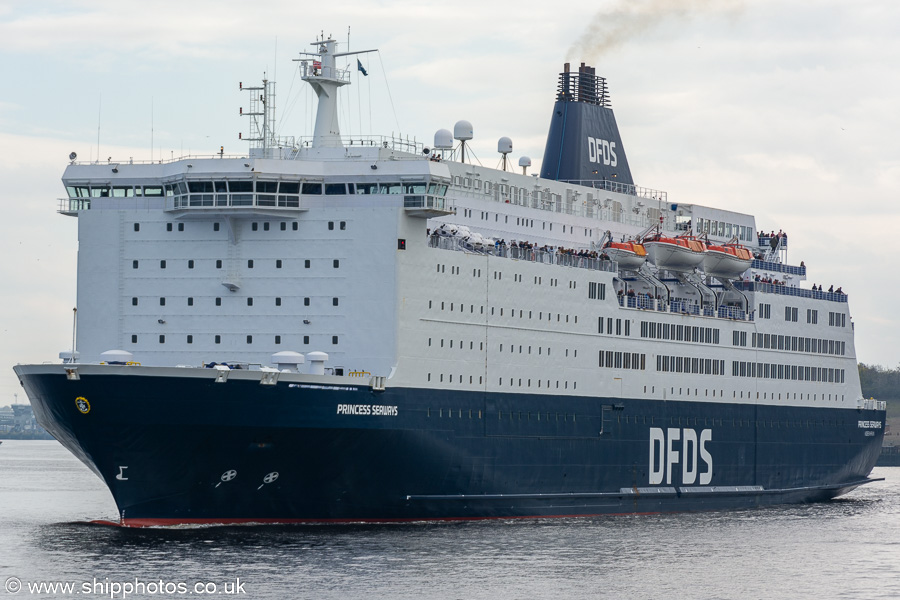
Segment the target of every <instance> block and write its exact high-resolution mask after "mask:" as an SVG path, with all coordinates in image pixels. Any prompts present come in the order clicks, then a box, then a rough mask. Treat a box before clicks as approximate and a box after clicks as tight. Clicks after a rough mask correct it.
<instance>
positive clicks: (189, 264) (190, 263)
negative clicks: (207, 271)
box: [188, 260, 194, 269]
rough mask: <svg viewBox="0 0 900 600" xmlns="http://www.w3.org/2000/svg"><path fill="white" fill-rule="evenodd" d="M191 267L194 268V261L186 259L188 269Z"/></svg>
mask: <svg viewBox="0 0 900 600" xmlns="http://www.w3.org/2000/svg"><path fill="white" fill-rule="evenodd" d="M193 268H194V261H192V260H189V261H188V269H193Z"/></svg>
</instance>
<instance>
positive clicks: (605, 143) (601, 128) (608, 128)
mask: <svg viewBox="0 0 900 600" xmlns="http://www.w3.org/2000/svg"><path fill="white" fill-rule="evenodd" d="M541 177H543V178H546V179H556V180H559V181H584V180H591V181H608V182H610V184H609V185H610V187H609V189H611V190H616V189H617V187H616V184H622V185H633V184H634V180H633V179H632V177H631V169H630V168H629V167H628V160H627V159H626V158H625V148H624V146H623V145H622V138H621V136H620V135H619V128H618V126H617V125H616V117H615V115H614V114H613V110H612V106H611V104H610V101H609V92H608V90H607V88H606V79H605V78H603V77H598V76H597V75H596V74H595V73H594V68H593V67H590V66H586V65H585V64H584V63H581V66H580V67H579V68H578V72H577V73H572V72H570V71H569V64H568V63H566V64H565V66H564V67H563V72H562V73H560V74H559V85H558V87H557V94H556V104H555V105H554V106H553V116H552V117H551V120H550V133H549V134H548V135H547V145H546V147H545V148H544V160H543V162H542V164H541Z"/></svg>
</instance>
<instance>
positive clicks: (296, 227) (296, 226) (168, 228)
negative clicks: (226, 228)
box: [134, 221, 347, 231]
mask: <svg viewBox="0 0 900 600" xmlns="http://www.w3.org/2000/svg"><path fill="white" fill-rule="evenodd" d="M340 226H341V229H346V228H347V222H346V221H341V222H340ZM220 229H221V226H220V224H219V223H213V231H219V230H220ZM250 229H252V230H253V231H258V230H259V223H257V222H253V223H251V224H250ZM291 229H292V230H293V231H297V230H299V229H300V225H299V223H297V222H296V221H294V222H293V223H291ZM328 229H329V230H331V229H334V221H328ZM134 230H135V231H140V230H141V224H140V223H135V224H134ZM172 230H173V224H172V223H166V231H172ZM178 231H184V223H178ZM263 231H269V222H268V221H266V222H264V223H263ZM281 231H287V222H286V221H281Z"/></svg>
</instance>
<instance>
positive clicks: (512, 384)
mask: <svg viewBox="0 0 900 600" xmlns="http://www.w3.org/2000/svg"><path fill="white" fill-rule="evenodd" d="M544 381H545V380H542V379H536V380H535V385H536V387H537V388H538V389H548V390H549V389H553V388H552V386H551V385H550V383H551V381H550V380H549V379H547V380H546V382H547V383H546V385H543V382H544ZM523 382H524V383H523ZM560 383H562V386H560ZM569 383H570V382H568V381H562V382H560V381H559V380H557V381H556V389H558V390H567V389H569ZM571 383H572V389H573V390H575V389H578V382H577V381H572V382H571ZM497 385H499V386H501V387H502V386H503V378H502V377H500V378H499V379H498V380H497ZM509 385H510V387H528V388H530V387H531V379H528V378H525V379H522V378H521V377H519V378H518V385H517V384H516V378H515V377H510V378H509Z"/></svg>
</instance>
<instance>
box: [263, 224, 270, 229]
mask: <svg viewBox="0 0 900 600" xmlns="http://www.w3.org/2000/svg"><path fill="white" fill-rule="evenodd" d="M268 230H269V223H268V222H266V223H263V231H268Z"/></svg>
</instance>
